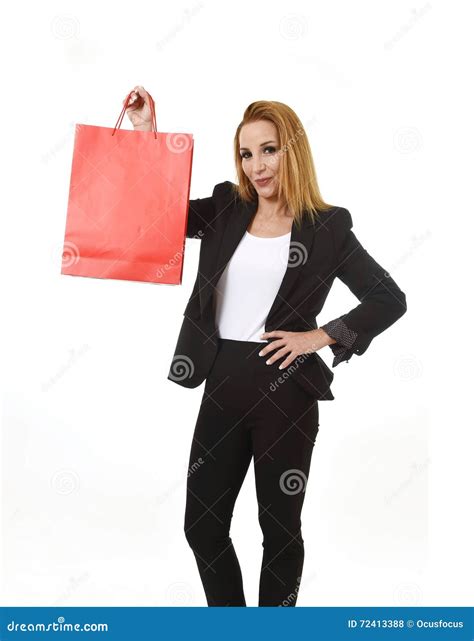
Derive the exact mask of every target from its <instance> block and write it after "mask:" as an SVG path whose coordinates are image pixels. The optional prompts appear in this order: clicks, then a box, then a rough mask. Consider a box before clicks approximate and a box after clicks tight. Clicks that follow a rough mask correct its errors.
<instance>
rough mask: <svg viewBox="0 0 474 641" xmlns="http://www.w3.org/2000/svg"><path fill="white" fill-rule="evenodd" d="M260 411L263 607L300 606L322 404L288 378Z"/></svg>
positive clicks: (257, 450) (256, 447) (256, 435)
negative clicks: (305, 513) (306, 504)
mask: <svg viewBox="0 0 474 641" xmlns="http://www.w3.org/2000/svg"><path fill="white" fill-rule="evenodd" d="M267 379H268V377H267ZM263 389H264V388H263V386H262V391H263ZM259 407H260V412H259V421H258V423H257V424H256V425H255V427H254V429H253V430H252V447H253V451H254V457H255V458H254V466H255V482H256V491H257V500H258V504H259V522H260V526H261V528H262V532H263V548H264V552H263V561H262V568H261V574H260V591H259V605H260V606H294V605H295V604H296V600H297V595H298V590H299V585H300V581H301V575H302V570H303V561H304V541H303V537H302V534H301V519H300V515H301V510H302V507H303V501H304V497H305V489H306V483H307V480H308V476H309V469H310V464H311V456H312V452H313V447H314V444H315V439H316V436H317V433H318V429H319V428H318V425H319V409H318V401H317V400H315V399H313V398H312V397H310V396H309V395H308V394H307V392H306V391H304V390H303V389H301V387H300V386H299V385H298V383H297V382H296V381H294V380H291V379H288V380H285V381H284V382H283V383H282V384H281V385H280V386H279V387H277V388H276V389H275V390H274V391H269V389H268V387H267V396H266V398H265V401H264V402H262V403H261V404H260V406H259Z"/></svg>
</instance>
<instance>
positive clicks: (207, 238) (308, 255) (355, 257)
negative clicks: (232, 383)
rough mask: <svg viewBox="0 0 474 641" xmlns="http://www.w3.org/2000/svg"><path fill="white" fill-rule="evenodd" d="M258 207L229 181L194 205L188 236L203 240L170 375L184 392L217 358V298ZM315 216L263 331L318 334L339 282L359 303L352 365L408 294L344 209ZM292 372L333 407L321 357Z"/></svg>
mask: <svg viewBox="0 0 474 641" xmlns="http://www.w3.org/2000/svg"><path fill="white" fill-rule="evenodd" d="M257 206H258V201H257V199H255V200H254V201H252V202H251V203H245V202H243V201H242V200H241V199H239V198H238V197H237V196H236V195H235V194H234V192H233V191H232V183H230V182H229V181H226V182H223V183H219V184H218V185H216V186H215V187H214V190H213V193H212V197H209V198H201V199H197V200H190V206H189V213H188V225H187V232H186V235H187V237H188V238H193V237H196V238H201V250H200V256H199V267H198V275H197V278H196V282H195V284H194V289H193V292H192V294H191V296H190V298H189V302H188V304H187V306H186V308H185V311H184V319H183V323H182V326H181V331H180V333H179V337H178V341H177V345H176V349H175V354H174V356H173V361H172V364H171V367H170V371H169V374H168V379H169V380H172V381H174V382H176V383H178V384H179V385H182V386H184V387H197V386H198V385H200V384H201V383H202V382H203V381H204V379H205V378H206V377H207V375H208V373H209V371H210V369H211V367H212V364H213V361H214V358H215V356H216V352H217V340H216V338H217V328H216V326H215V321H214V313H213V304H212V302H213V301H212V298H213V293H214V290H215V287H216V284H217V282H218V280H219V278H220V276H221V274H222V272H223V270H224V269H225V267H226V265H227V263H228V262H229V260H230V258H231V257H232V254H233V253H234V251H235V249H236V248H237V245H238V244H239V242H240V240H241V239H242V237H243V235H244V233H245V231H246V230H247V228H248V226H249V224H250V221H251V219H252V216H253V215H254V213H255V212H256V210H257ZM318 216H319V219H318V220H317V221H316V222H315V223H312V222H310V221H309V219H305V220H304V222H303V224H302V225H301V227H300V228H298V227H297V226H296V223H293V226H292V231H291V244H290V256H289V261H288V267H287V270H286V272H285V275H284V278H283V280H282V283H281V286H280V289H279V291H278V293H277V295H276V297H275V300H274V302H273V304H272V306H271V309H270V310H269V313H268V317H267V320H266V325H265V331H267V332H269V331H272V330H277V329H279V330H286V331H308V330H311V329H316V328H317V327H318V325H317V323H316V317H317V316H318V314H319V313H320V312H321V309H322V308H323V305H324V302H325V300H326V297H327V295H328V294H329V291H330V289H331V286H332V283H333V282H334V279H335V278H336V277H338V278H340V279H341V280H342V282H344V283H345V284H346V285H347V286H348V287H349V289H350V290H351V291H352V293H353V294H354V295H355V296H356V297H357V299H358V300H359V301H360V302H359V304H358V305H357V306H356V307H354V308H353V309H351V310H350V311H349V312H348V313H346V314H343V316H342V317H343V318H344V323H345V324H346V325H347V327H348V328H349V329H351V330H353V331H354V332H356V333H357V338H356V340H355V342H354V344H353V345H352V348H351V350H350V354H349V357H350V356H352V354H354V353H355V354H358V355H361V354H363V353H364V352H365V351H366V350H367V348H368V347H369V345H370V343H371V341H372V340H373V339H374V337H375V336H377V335H378V334H380V333H381V332H383V331H384V330H385V329H387V328H388V327H390V325H392V324H393V323H394V322H395V321H396V320H397V319H398V318H400V317H401V316H402V315H403V314H404V313H405V312H406V298H405V294H404V293H403V292H402V291H401V289H400V288H399V287H398V285H397V284H396V283H395V281H394V280H393V279H392V278H391V277H390V275H389V274H388V273H387V272H386V271H385V269H384V268H383V267H381V266H380V265H379V264H378V263H377V262H376V261H375V260H374V259H373V258H372V257H371V256H370V255H369V254H368V253H367V251H366V250H365V249H364V248H363V247H362V245H361V244H360V242H359V241H358V239H357V238H356V236H355V235H354V233H353V232H352V230H351V228H352V218H351V215H350V213H349V211H348V210H347V209H344V208H343V207H333V208H331V209H330V210H328V211H325V212H322V213H319V215H318ZM243 311H244V312H245V310H243ZM342 317H340V318H342ZM262 344H263V343H262ZM289 370H290V371H291V372H292V375H293V376H294V377H295V379H296V380H297V381H298V383H299V384H300V385H302V386H303V388H304V389H305V390H306V391H307V392H309V393H310V394H311V395H312V396H313V397H314V398H316V399H318V400H333V399H334V396H333V395H332V392H331V389H330V384H331V382H332V380H333V378H334V374H333V372H332V371H331V369H330V368H329V367H328V366H327V365H326V363H325V362H324V361H323V359H322V358H321V357H320V356H319V354H318V353H317V352H313V353H312V354H306V355H302V356H300V357H297V359H295V361H293V362H292V363H291V364H290V365H289V366H288V367H287V368H285V369H283V370H281V371H282V375H283V374H284V372H285V371H289Z"/></svg>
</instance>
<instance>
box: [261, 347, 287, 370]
mask: <svg viewBox="0 0 474 641" xmlns="http://www.w3.org/2000/svg"><path fill="white" fill-rule="evenodd" d="M288 350H289V351H290V352H291V349H290V348H289V347H287V346H285V347H282V349H280V350H278V352H276V353H275V354H273V356H270V358H269V359H268V360H267V361H266V363H267V365H271V364H272V363H274V362H275V361H277V360H278V359H279V358H282V357H283V356H285V355H286V354H287V353H288Z"/></svg>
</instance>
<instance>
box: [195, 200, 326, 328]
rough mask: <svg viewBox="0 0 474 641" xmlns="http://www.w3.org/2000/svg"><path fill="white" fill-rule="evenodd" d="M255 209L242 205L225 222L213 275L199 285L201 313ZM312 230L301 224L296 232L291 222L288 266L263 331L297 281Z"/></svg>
mask: <svg viewBox="0 0 474 641" xmlns="http://www.w3.org/2000/svg"><path fill="white" fill-rule="evenodd" d="M257 207H258V201H257V200H252V201H251V202H249V203H244V205H243V206H242V207H238V208H236V209H235V210H234V212H233V214H232V215H231V216H230V217H229V221H228V223H227V226H226V228H225V230H224V234H223V237H222V240H221V243H220V248H219V252H218V256H217V260H216V262H215V264H214V275H213V276H212V278H211V279H210V280H209V281H208V282H206V283H205V284H203V287H202V288H201V313H203V312H204V310H205V308H206V305H207V303H208V302H209V299H210V298H211V296H212V294H213V293H214V288H215V287H216V285H217V283H218V281H219V278H220V277H221V275H222V272H223V271H224V269H225V268H226V266H227V263H228V262H229V260H230V259H231V258H232V255H233V254H234V252H235V250H236V249H237V246H238V244H239V243H240V241H241V240H242V238H243V236H244V234H245V232H246V230H247V228H248V226H249V224H250V221H251V220H252V217H253V215H254V214H255V212H256V211H257ZM313 226H314V225H313V223H312V222H304V223H302V225H301V227H300V228H299V229H298V228H297V227H296V224H295V223H294V222H293V225H292V228H291V236H290V248H289V256H288V265H287V268H286V271H285V274H284V276H283V280H282V282H281V285H280V288H279V290H278V292H277V295H276V296H275V299H274V301H273V303H272V306H271V308H270V311H269V313H268V316H267V322H266V331H271V330H269V329H267V327H268V326H269V325H270V321H271V317H272V316H273V315H274V314H275V313H276V311H277V310H278V308H279V307H280V305H281V304H283V303H284V301H285V297H286V296H287V295H288V293H289V292H290V291H291V288H292V286H293V284H294V283H295V282H296V279H297V278H298V275H299V272H300V269H301V267H302V266H303V265H304V264H305V263H306V261H307V260H308V257H309V254H310V251H311V247H312V244H313V240H314V231H313V230H311V229H310V228H312V227H313Z"/></svg>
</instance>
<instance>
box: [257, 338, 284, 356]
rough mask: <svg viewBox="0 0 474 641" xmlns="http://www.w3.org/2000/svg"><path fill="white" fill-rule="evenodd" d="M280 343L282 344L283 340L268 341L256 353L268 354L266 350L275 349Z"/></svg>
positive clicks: (260, 354)
mask: <svg viewBox="0 0 474 641" xmlns="http://www.w3.org/2000/svg"><path fill="white" fill-rule="evenodd" d="M282 345H284V342H283V340H279V341H277V340H274V341H271V342H270V343H268V345H265V347H264V348H263V349H262V350H260V351H259V353H258V355H259V356H265V354H268V352H272V351H273V350H274V349H276V348H277V347H281V346H282Z"/></svg>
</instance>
